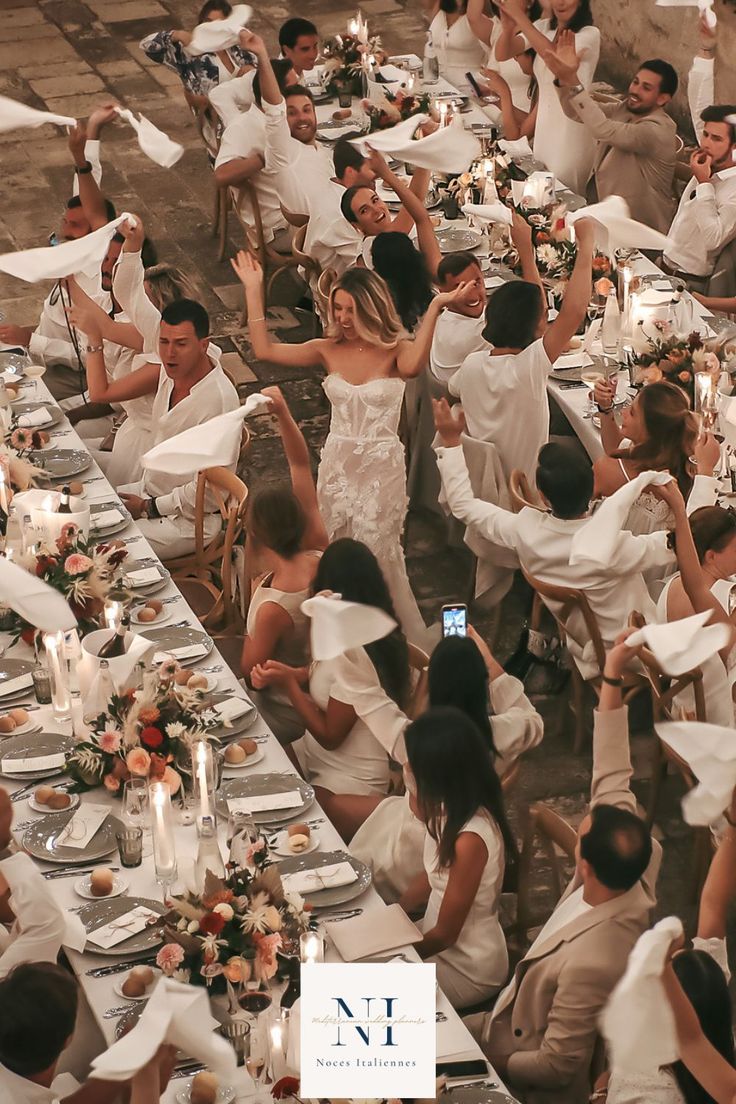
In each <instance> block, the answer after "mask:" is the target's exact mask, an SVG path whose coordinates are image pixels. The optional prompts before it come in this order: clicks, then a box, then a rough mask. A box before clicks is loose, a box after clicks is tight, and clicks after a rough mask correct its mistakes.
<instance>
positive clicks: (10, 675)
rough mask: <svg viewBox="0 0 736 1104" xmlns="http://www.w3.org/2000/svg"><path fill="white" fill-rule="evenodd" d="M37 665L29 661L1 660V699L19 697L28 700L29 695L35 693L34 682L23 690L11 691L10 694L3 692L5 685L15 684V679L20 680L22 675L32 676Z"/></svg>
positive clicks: (31, 681) (30, 682)
mask: <svg viewBox="0 0 736 1104" xmlns="http://www.w3.org/2000/svg"><path fill="white" fill-rule="evenodd" d="M34 666H35V664H33V663H31V661H30V660H28V659H3V660H0V698H16V697H18V696H19V695H20V696H21V697H24V698H27V697H28V695H29V693H32V691H33V680H30V681H29V683H28V686H26V687H24V689H22V690H11V691H10V692H9V693H8V692H7V691H3V685H4V684H5V683H8V682H13V681H14V680H15V679H17V678H20V677H21V675H30V673H31V671H32V670H33V668H34Z"/></svg>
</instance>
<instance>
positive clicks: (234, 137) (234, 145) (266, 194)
mask: <svg viewBox="0 0 736 1104" xmlns="http://www.w3.org/2000/svg"><path fill="white" fill-rule="evenodd" d="M297 144H298V143H297ZM254 154H260V156H261V157H264V158H265V154H266V119H265V116H264V114H263V112H262V111H259V110H258V108H257V107H251V108H250V110H249V111H246V112H244V113H243V114H239V115H236V116H235V118H234V119H232V120H231V121H230V122H229V123H228V124H227V126H226V127H225V130H224V132H223V135H222V139H221V141H220V149H219V151H218V154H217V159H216V160H215V168H216V169H219V168H220V166H221V165H227V164H228V162H230V161H235V160H237V158H239V157H252V156H253V155H254ZM250 183H251V184H252V185H253V188H254V189H255V193H256V199H257V200H258V206H259V208H260V212H261V220H262V222H263V235H264V237H265V239H266V241H271V240H272V238H273V236H274V233H275V231H277V230H284V229H285V228H286V219H285V218H284V216H283V215H282V214H281V206H280V204H279V194H278V179H277V174H276V173H275V172H274V170H273V169H269V168H265V167H264V168H263V169H261V170H260V171H259V172H257V173H254V174H253V176H251V177H250ZM232 191H233V192H234V193H235V194H236V195H237V197H238V211H239V213H240V217H241V219H242V220H243V222H244V223H245V225H246V226H247V227H248V229H249V230H251V231H254V230H255V227H256V220H255V215H254V213H253V208H252V207H251V204H250V201H249V200H248V198H247V197H246V195H245V193H244V192H241V191H239V189H238V186H237V184H235V185H233V188H232Z"/></svg>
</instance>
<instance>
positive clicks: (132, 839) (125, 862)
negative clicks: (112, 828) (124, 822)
mask: <svg viewBox="0 0 736 1104" xmlns="http://www.w3.org/2000/svg"><path fill="white" fill-rule="evenodd" d="M115 839H116V840H117V843H118V851H119V852H120V865H121V866H125V867H129V868H130V867H134V866H140V865H141V863H142V862H143V829H142V828H123V829H122V830H121V831H120V832H116V833H115Z"/></svg>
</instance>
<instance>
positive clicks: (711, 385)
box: [695, 372, 718, 429]
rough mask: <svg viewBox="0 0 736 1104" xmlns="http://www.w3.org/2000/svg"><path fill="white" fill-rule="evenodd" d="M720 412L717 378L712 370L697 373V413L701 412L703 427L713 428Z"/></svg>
mask: <svg viewBox="0 0 736 1104" xmlns="http://www.w3.org/2000/svg"><path fill="white" fill-rule="evenodd" d="M717 412H718V405H717V397H716V380H715V377H714V376H713V375H711V373H710V372H696V373H695V413H696V414H700V416H701V418H702V421H703V429H712V428H713V425H714V423H715V417H716V414H717Z"/></svg>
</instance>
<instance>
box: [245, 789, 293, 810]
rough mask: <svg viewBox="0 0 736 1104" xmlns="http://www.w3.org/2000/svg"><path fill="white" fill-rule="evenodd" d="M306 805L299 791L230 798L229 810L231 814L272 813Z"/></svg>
mask: <svg viewBox="0 0 736 1104" xmlns="http://www.w3.org/2000/svg"><path fill="white" fill-rule="evenodd" d="M303 804H304V798H303V797H302V795H301V794H300V793H299V791H298V790H287V791H286V793H274V794H251V796H250V797H229V798H228V799H227V808H228V812H230V813H270V812H271V810H273V811H274V812H276V811H277V810H279V809H298V808H299V807H300V806H301V805H303Z"/></svg>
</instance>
